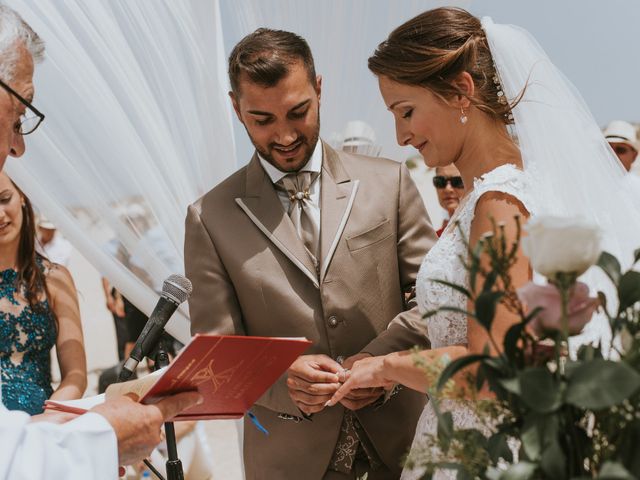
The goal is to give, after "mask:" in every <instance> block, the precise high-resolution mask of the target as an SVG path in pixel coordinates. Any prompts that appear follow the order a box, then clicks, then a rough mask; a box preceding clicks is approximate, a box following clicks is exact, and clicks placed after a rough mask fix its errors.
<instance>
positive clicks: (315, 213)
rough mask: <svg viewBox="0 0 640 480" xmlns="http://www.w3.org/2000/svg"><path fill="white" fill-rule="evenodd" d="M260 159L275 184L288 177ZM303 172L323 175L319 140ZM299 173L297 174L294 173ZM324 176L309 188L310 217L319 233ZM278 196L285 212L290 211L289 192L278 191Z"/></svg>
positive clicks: (302, 169) (259, 156)
mask: <svg viewBox="0 0 640 480" xmlns="http://www.w3.org/2000/svg"><path fill="white" fill-rule="evenodd" d="M258 158H259V159H260V163H261V164H262V168H263V169H264V171H265V172H266V173H267V175H268V176H269V178H270V179H271V181H272V182H273V183H274V184H275V183H277V182H278V181H280V180H281V179H282V178H283V177H285V176H286V175H287V172H282V171H280V170H278V169H277V168H276V167H274V166H273V165H271V164H270V163H269V162H267V161H266V160H265V159H264V158H262V156H261V155H260V154H258ZM300 171H301V172H317V173H320V174H321V173H322V142H321V141H320V140H318V142H317V143H316V148H315V149H314V150H313V154H312V155H311V158H310V159H309V161H308V162H307V164H306V165H305V166H304V167H302V168H301V169H300ZM294 173H297V172H294ZM320 177H322V175H318V178H317V179H316V181H315V182H313V184H311V186H310V187H309V197H310V198H309V200H308V205H309V207H310V208H309V217H310V218H311V221H312V222H313V223H315V224H316V227H317V228H318V232H319V231H320V182H321V178H320ZM276 193H277V194H278V198H279V199H280V203H282V206H283V207H284V211H285V212H288V211H289V206H291V200H289V195H287V192H284V191H282V190H276Z"/></svg>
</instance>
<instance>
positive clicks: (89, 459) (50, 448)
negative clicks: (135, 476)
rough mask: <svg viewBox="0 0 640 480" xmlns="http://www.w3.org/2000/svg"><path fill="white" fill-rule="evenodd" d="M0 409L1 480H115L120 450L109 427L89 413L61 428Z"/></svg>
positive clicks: (24, 414) (105, 422) (19, 413)
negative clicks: (32, 420)
mask: <svg viewBox="0 0 640 480" xmlns="http://www.w3.org/2000/svg"><path fill="white" fill-rule="evenodd" d="M30 419H31V417H29V415H28V414H26V413H25V412H19V411H9V410H7V409H6V408H5V407H4V406H3V405H0V480H9V479H11V480H34V479H38V480H59V479H61V478H64V479H67V480H88V479H94V480H114V479H117V478H118V444H117V440H116V434H115V432H114V431H113V428H111V425H110V424H109V422H108V421H107V420H106V419H105V418H104V417H103V416H101V415H98V414H97V413H85V414H84V415H81V416H80V417H78V418H77V419H75V420H72V421H70V422H67V423H64V424H61V425H58V424H54V423H47V422H33V423H31V422H30Z"/></svg>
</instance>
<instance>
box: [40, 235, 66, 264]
mask: <svg viewBox="0 0 640 480" xmlns="http://www.w3.org/2000/svg"><path fill="white" fill-rule="evenodd" d="M72 249H73V247H72V246H71V244H70V243H69V241H68V240H67V239H66V238H64V237H63V236H62V235H61V234H60V232H58V231H56V232H55V233H54V234H53V238H52V239H51V241H50V242H49V243H47V244H45V245H42V244H41V243H40V242H36V251H37V252H38V253H40V254H41V255H44V256H45V257H46V258H47V259H48V260H49V261H51V262H53V263H57V264H58V265H62V266H64V267H68V266H69V260H70V259H71V251H72Z"/></svg>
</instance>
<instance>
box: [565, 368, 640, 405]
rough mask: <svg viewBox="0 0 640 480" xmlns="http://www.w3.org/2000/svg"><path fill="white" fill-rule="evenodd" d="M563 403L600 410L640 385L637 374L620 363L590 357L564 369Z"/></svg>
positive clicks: (620, 400)
mask: <svg viewBox="0 0 640 480" xmlns="http://www.w3.org/2000/svg"><path fill="white" fill-rule="evenodd" d="M567 376H568V379H569V385H568V387H567V391H566V397H565V398H566V402H567V403H569V404H571V405H575V406H576V407H579V408H586V409H588V410H601V409H603V408H607V407H611V406H613V405H618V404H619V403H621V402H622V401H623V400H624V399H625V398H628V397H629V396H630V395H631V394H632V393H634V392H635V391H636V390H638V388H640V374H638V372H636V371H635V370H633V369H632V368H631V367H629V366H628V365H627V364H625V363H622V362H613V361H610V360H600V359H596V360H592V361H590V362H582V364H581V365H580V366H578V367H577V368H575V369H572V370H570V371H567Z"/></svg>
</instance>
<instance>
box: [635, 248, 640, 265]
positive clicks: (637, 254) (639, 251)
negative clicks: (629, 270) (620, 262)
mask: <svg viewBox="0 0 640 480" xmlns="http://www.w3.org/2000/svg"><path fill="white" fill-rule="evenodd" d="M638 260H640V248H639V249H637V250H636V251H635V252H633V263H637V262H638Z"/></svg>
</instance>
